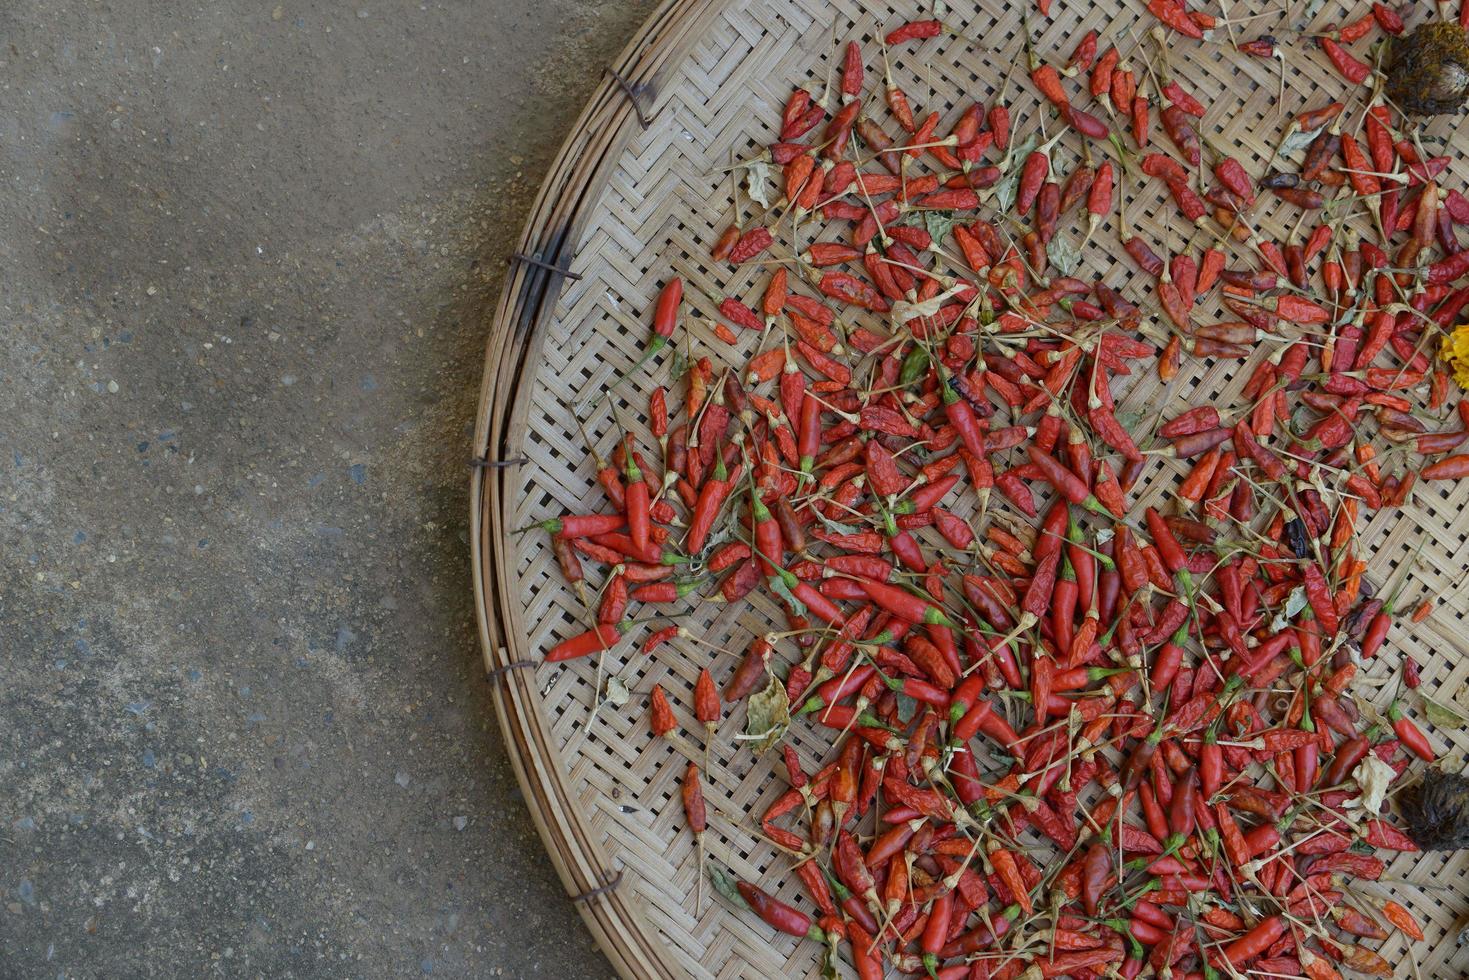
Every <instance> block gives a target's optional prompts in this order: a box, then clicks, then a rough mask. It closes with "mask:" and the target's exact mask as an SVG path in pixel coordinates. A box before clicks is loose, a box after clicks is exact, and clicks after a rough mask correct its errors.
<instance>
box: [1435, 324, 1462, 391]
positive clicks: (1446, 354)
mask: <svg viewBox="0 0 1469 980" xmlns="http://www.w3.org/2000/svg"><path fill="white" fill-rule="evenodd" d="M1439 356H1440V357H1442V358H1443V359H1444V361H1445V362H1447V363H1448V365H1449V367H1451V368H1453V371H1454V380H1455V381H1457V382H1459V387H1460V388H1465V389H1469V323H1466V324H1462V325H1460V326H1459V327H1458V328H1457V329H1455V330H1454V332H1453V333H1451V334H1449V335H1448V336H1447V337H1445V338H1444V339H1443V348H1442V349H1441V350H1440V351H1439Z"/></svg>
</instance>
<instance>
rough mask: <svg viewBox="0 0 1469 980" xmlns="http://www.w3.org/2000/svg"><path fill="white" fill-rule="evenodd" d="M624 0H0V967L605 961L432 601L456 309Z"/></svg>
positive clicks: (452, 624) (300, 971) (454, 631)
mask: <svg viewBox="0 0 1469 980" xmlns="http://www.w3.org/2000/svg"><path fill="white" fill-rule="evenodd" d="M651 7H652V3H651V0H604V2H598V0H541V2H536V0H493V2H480V3H476V2H472V0H425V2H418V0H351V2H346V3H331V2H326V0H320V2H305V0H281V2H280V4H279V5H276V3H274V2H273V0H257V2H231V3H218V2H208V3H190V4H182V3H168V2H164V3H159V2H153V0H47V2H44V3H42V2H36V0H13V2H10V3H6V4H4V5H0V85H3V89H0V316H3V319H0V672H3V680H0V977H4V978H11V977H23V978H31V977H48V978H49V977H108V978H128V977H206V976H228V977H256V976H260V977H398V976H422V975H425V974H431V975H434V976H452V977H467V976H476V977H478V976H507V977H558V978H579V977H605V976H609V975H610V970H609V968H608V966H607V965H606V962H605V960H604V959H603V958H602V957H601V955H600V954H599V953H598V951H597V950H596V948H595V946H594V945H593V943H592V941H591V939H590V936H589V934H588V933H587V931H586V930H585V928H584V927H583V926H582V924H581V922H580V919H579V918H578V917H577V915H576V913H575V912H574V910H573V909H572V908H571V906H570V905H569V903H568V902H567V900H566V898H565V896H564V894H563V892H562V890H561V887H560V884H559V882H558V881H557V880H556V879H555V877H554V875H553V874H552V873H551V871H550V870H549V869H548V868H547V866H546V863H545V860H544V857H543V854H542V851H541V847H540V843H539V840H538V838H537V837H536V836H535V833H534V830H533V828H532V826H531V823H530V821H529V818H528V816H527V814H526V812H525V809H524V805H523V803H522V801H521V799H520V795H519V793H518V792H517V790H516V788H515V783H514V778H513V776H512V774H511V771H510V768H509V766H508V764H507V762H506V760H505V756H504V749H503V747H502V745H501V744H500V738H499V732H498V729H497V727H496V725H495V721H494V717H493V711H492V709H491V707H490V705H489V701H488V699H487V695H486V687H485V683H484V681H483V679H482V677H481V667H480V656H479V651H478V648H477V642H476V639H475V635H474V632H473V620H472V613H471V607H470V602H469V576H468V568H467V546H466V470H465V460H466V458H467V456H468V436H469V432H470V425H471V420H472V416H473V410H474V405H475V399H476V396H477V391H478V382H479V373H480V366H481V361H482V345H483V343H484V339H485V336H486V329H485V326H484V323H483V320H482V317H483V313H484V311H485V309H486V307H487V306H488V305H489V304H490V303H491V302H492V301H493V298H494V296H495V295H496V294H497V292H498V289H499V283H500V279H501V275H502V272H503V269H504V261H505V257H506V255H507V253H508V251H509V249H510V246H511V244H512V240H513V238H514V236H515V235H516V233H517V232H518V230H519V228H520V225H521V222H522V221H523V219H524V214H525V210H526V208H527V207H528V206H529V203H530V201H531V199H532V196H533V195H534V193H535V190H536V187H537V186H538V184H539V182H540V179H541V176H542V173H543V171H544V168H545V166H546V164H547V163H548V161H549V160H550V157H551V155H552V154H553V153H554V151H555V149H556V147H557V146H558V145H559V144H560V142H561V139H562V137H563V136H564V134H565V131H566V129H567V128H568V127H569V126H570V125H571V123H572V121H573V120H574V118H575V116H576V114H577V112H578V111H579V110H580V108H581V106H582V104H583V102H584V101H585V99H586V98H587V96H588V95H589V94H590V92H591V90H592V88H593V86H594V85H595V84H596V83H597V81H598V78H599V75H600V71H601V67H602V66H603V65H604V64H606V63H607V62H608V60H609V59H610V58H611V57H612V56H613V55H614V54H615V52H616V51H617V50H618V49H620V48H621V46H622V45H623V44H624V43H625V41H626V39H627V38H628V37H629V36H630V35H631V33H632V31H633V30H634V29H635V28H636V26H637V25H638V23H640V22H641V20H642V19H643V17H644V16H646V14H647V13H648V12H649V11H650V9H651Z"/></svg>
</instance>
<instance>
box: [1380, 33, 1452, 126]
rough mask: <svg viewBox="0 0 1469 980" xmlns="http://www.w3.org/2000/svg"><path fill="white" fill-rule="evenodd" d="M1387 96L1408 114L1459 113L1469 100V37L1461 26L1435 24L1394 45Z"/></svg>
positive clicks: (1399, 40)
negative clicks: (1468, 98) (1468, 99)
mask: <svg viewBox="0 0 1469 980" xmlns="http://www.w3.org/2000/svg"><path fill="white" fill-rule="evenodd" d="M1392 55H1393V58H1392V65H1391V66H1390V67H1389V68H1388V73H1387V95H1388V98H1390V99H1392V100H1393V101H1394V102H1396V103H1397V104H1398V105H1400V106H1401V107H1402V108H1403V110H1404V111H1405V112H1411V113H1415V114H1417V115H1424V116H1432V115H1438V114H1439V113H1445V112H1458V111H1459V110H1460V109H1462V108H1463V107H1464V102H1465V98H1466V97H1469V36H1466V35H1465V33H1464V29H1463V28H1462V27H1460V26H1459V25H1458V24H1454V23H1450V22H1448V21H1441V20H1440V21H1432V22H1429V23H1426V24H1420V25H1419V26H1418V28H1417V29H1416V30H1414V31H1413V33H1412V34H1409V35H1408V36H1407V37H1405V38H1400V39H1398V40H1397V41H1396V42H1394V44H1393V52H1392Z"/></svg>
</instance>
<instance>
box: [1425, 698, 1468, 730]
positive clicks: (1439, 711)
mask: <svg viewBox="0 0 1469 980" xmlns="http://www.w3.org/2000/svg"><path fill="white" fill-rule="evenodd" d="M1457 708H1458V705H1457V704H1455V706H1454V707H1453V708H1450V707H1449V706H1448V705H1444V704H1439V703H1438V702H1437V701H1435V700H1433V698H1430V697H1427V696H1424V698H1423V715H1424V717H1425V718H1427V719H1428V723H1429V724H1430V725H1432V726H1433V727H1434V728H1465V727H1469V718H1465V717H1464V716H1463V715H1461V714H1459V712H1458V710H1456V709H1457Z"/></svg>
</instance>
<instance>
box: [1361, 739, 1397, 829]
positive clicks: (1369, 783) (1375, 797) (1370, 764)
mask: <svg viewBox="0 0 1469 980" xmlns="http://www.w3.org/2000/svg"><path fill="white" fill-rule="evenodd" d="M1397 775H1398V774H1397V772H1396V771H1394V769H1393V767H1392V766H1390V765H1388V764H1387V763H1386V762H1383V761H1382V760H1381V759H1379V758H1378V757H1377V756H1375V755H1373V754H1372V753H1371V752H1368V753H1367V755H1366V756H1364V757H1363V759H1362V761H1361V763H1359V764H1358V765H1357V768H1356V771H1355V772H1353V773H1352V778H1353V779H1355V780H1356V781H1357V785H1358V786H1360V787H1361V788H1362V796H1361V798H1360V799H1359V800H1357V801H1355V802H1356V803H1358V804H1359V805H1360V806H1361V807H1362V808H1363V809H1364V810H1366V811H1367V812H1368V813H1371V814H1373V815H1374V816H1375V815H1376V814H1379V813H1381V812H1382V804H1383V801H1385V800H1386V799H1387V789H1388V787H1389V786H1391V785H1392V781H1393V780H1394V779H1396V778H1397Z"/></svg>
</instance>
